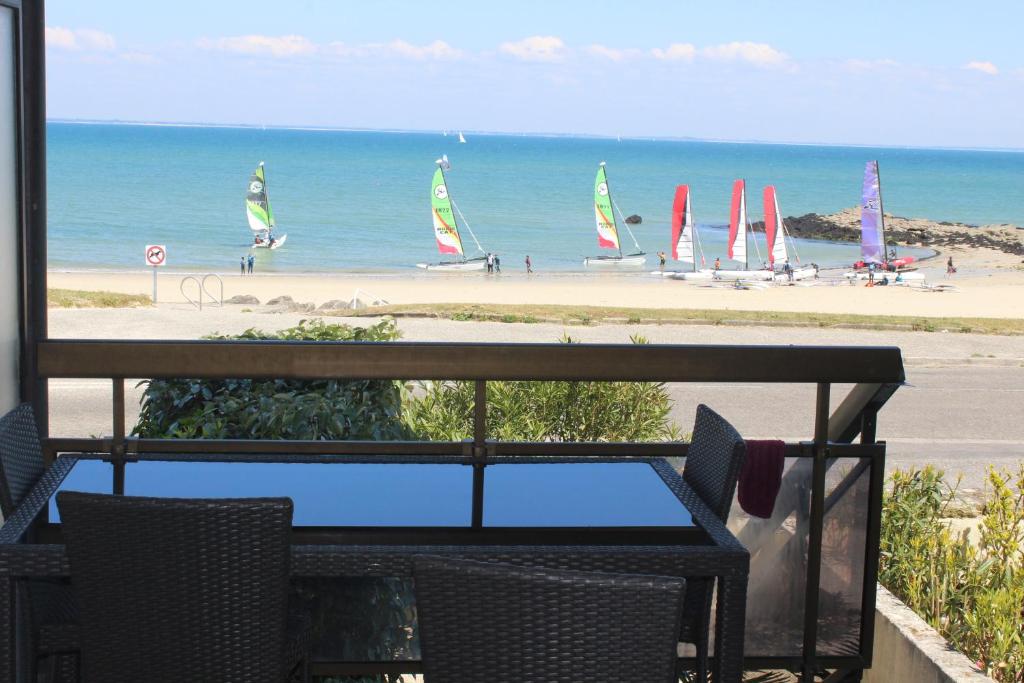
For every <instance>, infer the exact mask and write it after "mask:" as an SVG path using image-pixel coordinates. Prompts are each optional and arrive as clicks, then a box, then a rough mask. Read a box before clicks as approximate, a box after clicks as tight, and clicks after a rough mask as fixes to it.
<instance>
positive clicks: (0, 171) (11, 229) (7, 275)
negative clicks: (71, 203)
mask: <svg viewBox="0 0 1024 683" xmlns="http://www.w3.org/2000/svg"><path fill="white" fill-rule="evenodd" d="M13 22H14V16H13V11H12V10H11V9H9V8H7V7H0V414H3V413H5V412H7V411H8V410H10V409H11V408H12V407H14V406H15V405H16V404H17V402H18V393H19V392H18V351H19V347H18V338H19V332H18V322H19V318H18V296H19V291H20V286H19V281H20V275H19V267H18V261H19V255H20V254H19V249H18V246H19V239H18V234H19V232H20V231H19V226H18V222H19V221H18V166H17V164H18V157H17V154H16V150H17V127H16V125H15V124H16V119H15V101H16V100H15V90H14V89H15V78H14V75H15V74H14V68H15V64H16V61H15V57H14V49H15V41H14V24H13Z"/></svg>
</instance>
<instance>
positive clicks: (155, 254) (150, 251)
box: [146, 244, 167, 305]
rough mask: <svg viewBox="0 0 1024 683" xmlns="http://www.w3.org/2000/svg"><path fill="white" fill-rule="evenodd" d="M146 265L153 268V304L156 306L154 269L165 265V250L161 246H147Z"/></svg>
mask: <svg viewBox="0 0 1024 683" xmlns="http://www.w3.org/2000/svg"><path fill="white" fill-rule="evenodd" d="M146 265H147V266H151V267H152V268H153V304H154V305H156V269H157V268H159V267H160V266H165V265H167V248H166V247H164V245H162V244H147V245H146Z"/></svg>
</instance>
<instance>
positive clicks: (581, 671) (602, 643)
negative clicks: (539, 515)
mask: <svg viewBox="0 0 1024 683" xmlns="http://www.w3.org/2000/svg"><path fill="white" fill-rule="evenodd" d="M413 576H414V579H415V586H416V605H417V612H418V620H419V629H420V647H421V651H422V655H423V671H424V676H425V679H426V683H479V682H480V681H488V682H489V683H524V682H525V681H530V682H531V683H554V682H575V681H587V682H588V683H624V682H628V681H644V682H645V683H669V682H670V681H676V680H677V678H676V642H677V639H678V634H679V625H680V618H681V614H682V600H683V592H684V588H685V585H686V582H685V581H684V580H683V579H680V578H666V577H660V576H633V575H624V574H596V573H588V572H569V571H550V570H545V569H533V568H530V569H524V568H521V567H514V566H510V565H503V564H491V563H482V562H474V561H471V560H455V559H445V558H439V557H429V556H420V557H417V558H415V559H414V562H413Z"/></svg>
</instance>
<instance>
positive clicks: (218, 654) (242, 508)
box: [57, 492, 309, 683]
mask: <svg viewBox="0 0 1024 683" xmlns="http://www.w3.org/2000/svg"><path fill="white" fill-rule="evenodd" d="M57 506H58V508H59V510H60V515H61V526H62V529H63V532H64V539H65V543H66V545H67V552H68V559H69V561H70V563H71V585H72V587H73V588H74V591H75V596H76V598H77V599H78V603H79V607H80V611H81V615H80V622H81V629H82V679H83V680H84V681H89V682H90V683H93V682H102V683H137V682H138V681H148V682H150V683H181V682H182V681H210V682H215V681H216V682H220V681H246V682H247V683H280V682H281V681H285V680H287V679H288V678H289V677H290V676H291V675H293V674H294V672H295V670H296V669H297V667H301V668H302V671H303V677H304V678H308V666H307V661H308V657H307V654H308V631H309V629H308V621H307V622H306V624H304V625H303V624H301V623H300V624H299V625H298V626H297V627H295V629H296V630H295V631H294V632H292V633H289V632H288V630H289V629H288V624H289V609H288V593H289V589H288V586H289V569H290V561H291V553H290V538H291V525H292V502H291V500H289V499H287V498H264V499H219V500H218V499H205V500H202V499H193V500H189V499H174V498H136V497H127V496H106V495H98V494H87V493H77V492H61V493H58V494H57ZM300 621H301V620H300ZM296 643H299V644H300V645H296ZM297 660H301V661H297Z"/></svg>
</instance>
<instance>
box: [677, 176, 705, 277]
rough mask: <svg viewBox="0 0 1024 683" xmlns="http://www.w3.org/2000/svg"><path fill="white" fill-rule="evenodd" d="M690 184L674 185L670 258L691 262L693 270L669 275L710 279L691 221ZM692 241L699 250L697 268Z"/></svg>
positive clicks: (695, 228) (698, 237)
mask: <svg viewBox="0 0 1024 683" xmlns="http://www.w3.org/2000/svg"><path fill="white" fill-rule="evenodd" d="M691 201H692V200H691V196H690V186H689V185H679V186H677V187H676V196H675V198H674V199H673V200H672V258H673V259H675V260H676V261H682V262H683V263H692V264H693V270H690V271H684V272H675V273H672V274H671V277H673V278H675V279H676V280H710V279H711V278H712V277H713V271H711V270H708V269H707V268H705V267H704V266H705V259H704V245H702V244H701V242H700V235H698V234H697V225H696V224H695V223H694V222H693V209H692V206H691ZM694 242H696V244H697V249H698V250H699V251H700V265H701V269H700V270H697V257H696V254H695V253H694V250H693V245H694Z"/></svg>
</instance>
